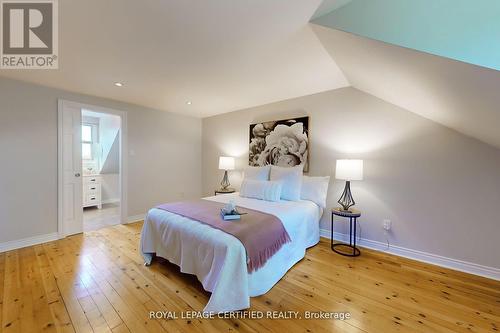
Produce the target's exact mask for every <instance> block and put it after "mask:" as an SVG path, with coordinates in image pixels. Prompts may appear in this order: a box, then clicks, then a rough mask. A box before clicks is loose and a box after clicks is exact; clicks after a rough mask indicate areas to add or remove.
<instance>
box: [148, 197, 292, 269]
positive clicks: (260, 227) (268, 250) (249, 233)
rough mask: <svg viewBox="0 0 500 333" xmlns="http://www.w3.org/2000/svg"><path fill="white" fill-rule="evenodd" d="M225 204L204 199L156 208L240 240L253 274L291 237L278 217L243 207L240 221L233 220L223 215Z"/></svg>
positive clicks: (167, 204)
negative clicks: (223, 217)
mask: <svg viewBox="0 0 500 333" xmlns="http://www.w3.org/2000/svg"><path fill="white" fill-rule="evenodd" d="M223 207H224V204H222V203H219V202H214V201H209V200H202V199H200V200H192V201H181V202H173V203H166V204H163V205H159V206H157V207H156V208H159V209H162V210H165V211H167V212H170V213H174V214H178V215H181V216H184V217H187V218H189V219H192V220H195V221H199V222H201V223H204V224H207V225H209V226H211V227H213V228H216V229H219V230H222V231H224V232H225V233H228V234H230V235H232V236H234V237H236V238H237V239H239V240H240V242H241V243H242V244H243V246H244V247H245V250H246V253H247V269H248V272H249V273H251V272H253V271H256V270H257V269H259V268H260V267H262V266H264V264H265V263H266V261H267V260H268V259H269V258H271V257H272V256H273V255H274V254H275V253H276V252H278V251H279V249H280V248H281V247H282V246H283V245H284V244H286V243H288V242H290V236H289V235H288V233H287V232H286V230H285V228H284V227H283V223H282V222H281V220H280V219H279V218H278V217H276V216H274V215H272V214H267V213H264V212H261V211H258V210H253V209H249V208H241V207H239V208H238V210H239V211H240V212H241V213H245V215H243V216H241V219H240V220H238V221H237V222H234V221H231V222H229V221H224V220H223V219H222V218H221V216H220V210H221V208H223Z"/></svg>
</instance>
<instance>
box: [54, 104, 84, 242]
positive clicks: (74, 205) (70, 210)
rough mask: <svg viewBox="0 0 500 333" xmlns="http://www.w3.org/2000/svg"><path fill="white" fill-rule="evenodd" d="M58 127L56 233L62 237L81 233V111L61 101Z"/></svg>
mask: <svg viewBox="0 0 500 333" xmlns="http://www.w3.org/2000/svg"><path fill="white" fill-rule="evenodd" d="M59 127H60V128H59V136H60V137H59V167H60V168H61V170H62V172H60V173H59V177H60V179H59V182H60V185H59V192H60V193H59V205H60V207H59V214H60V216H59V221H60V222H59V233H60V236H62V237H65V236H69V235H73V234H78V233H81V232H83V208H82V207H83V206H82V204H83V201H82V177H81V174H82V142H81V140H82V134H81V133H82V112H81V108H79V107H77V106H72V105H71V104H70V103H67V102H64V101H61V103H60V104H59ZM61 178H62V179H61Z"/></svg>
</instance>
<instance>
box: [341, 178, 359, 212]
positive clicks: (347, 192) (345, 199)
mask: <svg viewBox="0 0 500 333" xmlns="http://www.w3.org/2000/svg"><path fill="white" fill-rule="evenodd" d="M337 202H338V203H339V204H340V205H341V206H342V210H343V211H345V212H350V210H349V208H350V207H351V206H354V205H355V204H356V202H355V201H354V198H353V197H352V194H351V182H350V181H346V182H345V187H344V192H342V195H341V196H340V199H339V201H337Z"/></svg>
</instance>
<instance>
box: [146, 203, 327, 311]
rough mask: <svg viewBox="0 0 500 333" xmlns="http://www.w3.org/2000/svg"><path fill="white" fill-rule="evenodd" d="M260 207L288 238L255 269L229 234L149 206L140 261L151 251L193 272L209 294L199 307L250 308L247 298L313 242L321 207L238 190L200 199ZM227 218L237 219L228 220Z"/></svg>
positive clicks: (267, 286) (269, 283)
mask: <svg viewBox="0 0 500 333" xmlns="http://www.w3.org/2000/svg"><path fill="white" fill-rule="evenodd" d="M204 199H206V200H211V201H217V202H223V203H226V202H228V201H229V200H231V199H232V200H234V201H235V202H236V205H237V206H241V207H246V208H251V209H256V210H260V211H262V212H265V213H269V214H273V215H275V216H277V217H278V218H279V219H280V220H281V221H282V223H283V225H284V227H285V229H286V231H287V232H288V235H289V236H290V238H291V240H292V241H291V242H290V243H287V244H285V245H284V246H283V247H282V248H281V249H280V250H279V251H278V252H277V253H276V254H275V255H274V256H273V257H272V258H271V259H269V260H268V261H267V262H266V264H265V265H264V266H263V267H262V268H260V269H259V270H257V271H255V272H253V273H251V274H249V273H248V272H247V264H246V252H245V248H244V247H243V245H242V244H241V242H240V241H239V240H238V239H237V238H235V237H234V236H232V235H229V234H227V233H225V232H223V231H221V230H219V229H215V228H212V227H210V226H208V225H206V224H203V223H200V222H197V221H194V220H191V219H189V218H186V217H183V216H180V215H177V214H173V213H169V212H167V211H164V210H161V209H157V208H153V209H151V210H150V211H149V212H148V214H147V216H146V219H145V221H144V226H143V229H142V235H141V251H142V254H143V257H144V260H145V262H146V264H149V263H151V260H152V257H153V254H154V253H156V255H157V256H159V257H162V258H165V259H167V260H168V261H170V262H172V263H174V264H176V265H178V266H179V267H180V269H181V272H183V273H189V274H194V275H196V276H197V277H198V279H199V280H200V282H201V283H202V285H203V288H204V289H205V290H207V291H209V292H211V293H212V295H211V297H210V300H209V301H208V304H207V305H206V307H205V309H204V311H213V312H220V311H236V310H242V309H246V308H249V307H250V297H254V296H259V295H262V294H265V293H266V292H267V291H269V290H270V289H271V288H272V287H273V286H274V285H275V284H276V283H277V282H278V281H279V280H280V279H281V278H282V277H283V276H284V275H285V273H286V272H287V271H288V270H289V269H290V268H291V267H292V266H293V265H294V264H295V263H297V262H298V261H300V260H301V259H302V258H303V257H304V255H305V251H306V249H307V248H308V247H311V246H313V245H315V244H317V243H318V241H319V219H320V218H321V215H322V213H323V212H322V209H321V208H320V207H319V206H318V205H316V204H315V203H313V202H312V201H306V200H301V201H279V202H269V201H263V200H257V199H249V198H242V197H240V196H239V195H238V193H234V194H226V195H219V196H216V197H208V198H204ZM227 223H239V222H238V221H237V222H234V221H228V222H227Z"/></svg>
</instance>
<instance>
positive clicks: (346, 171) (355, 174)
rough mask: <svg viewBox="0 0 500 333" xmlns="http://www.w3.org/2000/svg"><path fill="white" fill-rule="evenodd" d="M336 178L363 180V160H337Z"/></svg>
mask: <svg viewBox="0 0 500 333" xmlns="http://www.w3.org/2000/svg"><path fill="white" fill-rule="evenodd" d="M335 169H336V171H335V178H336V179H342V180H363V160H337V166H336V168H335Z"/></svg>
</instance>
